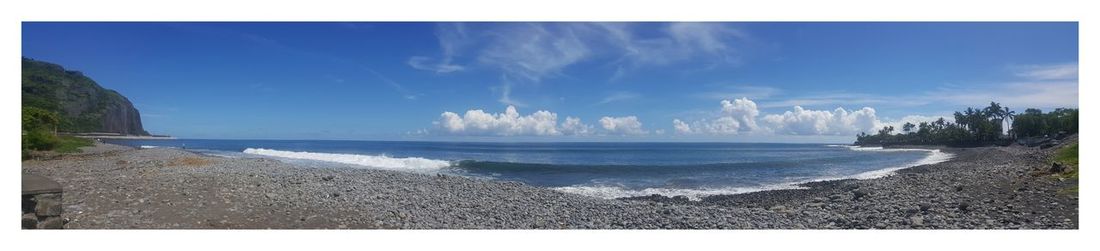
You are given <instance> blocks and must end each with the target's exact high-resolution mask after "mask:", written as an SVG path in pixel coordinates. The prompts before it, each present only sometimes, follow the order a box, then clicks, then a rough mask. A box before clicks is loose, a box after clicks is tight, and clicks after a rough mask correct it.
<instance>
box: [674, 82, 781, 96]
mask: <svg viewBox="0 0 1100 251" xmlns="http://www.w3.org/2000/svg"><path fill="white" fill-rule="evenodd" d="M706 86H716V87H717V88H714V89H712V90H709V91H705V92H699V93H696V94H694V95H693V96H694V97H697V98H701V99H707V100H723V99H733V98H742V97H747V98H752V99H767V98H771V97H773V96H776V95H779V94H782V93H783V91H782V90H780V89H779V88H775V87H770V86H758V85H743V84H724V83H722V84H708V85H706Z"/></svg>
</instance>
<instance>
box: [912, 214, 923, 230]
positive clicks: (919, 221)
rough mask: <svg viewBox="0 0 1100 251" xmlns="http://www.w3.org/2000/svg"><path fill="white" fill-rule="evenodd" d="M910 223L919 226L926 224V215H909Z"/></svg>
mask: <svg viewBox="0 0 1100 251" xmlns="http://www.w3.org/2000/svg"><path fill="white" fill-rule="evenodd" d="M909 224H911V225H913V226H917V227H920V226H924V217H921V216H920V215H914V216H912V217H909Z"/></svg>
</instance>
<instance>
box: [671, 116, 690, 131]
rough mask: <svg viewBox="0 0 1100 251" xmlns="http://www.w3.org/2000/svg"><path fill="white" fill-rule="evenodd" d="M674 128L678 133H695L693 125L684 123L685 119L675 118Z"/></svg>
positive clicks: (673, 121)
mask: <svg viewBox="0 0 1100 251" xmlns="http://www.w3.org/2000/svg"><path fill="white" fill-rule="evenodd" d="M672 128H673V129H676V133H679V134H691V133H694V131H692V130H691V126H690V125H688V124H687V123H684V121H682V120H680V119H673V120H672Z"/></svg>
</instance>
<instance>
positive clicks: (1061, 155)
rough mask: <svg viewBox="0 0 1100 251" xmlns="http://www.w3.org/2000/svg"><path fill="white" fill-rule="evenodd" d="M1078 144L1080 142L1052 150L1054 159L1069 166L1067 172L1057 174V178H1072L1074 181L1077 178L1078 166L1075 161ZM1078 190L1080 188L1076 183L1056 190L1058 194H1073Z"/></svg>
mask: <svg viewBox="0 0 1100 251" xmlns="http://www.w3.org/2000/svg"><path fill="white" fill-rule="evenodd" d="M1078 144H1080V143H1074V144H1073V145H1070V146H1067V147H1064V148H1062V149H1058V151H1057V152H1054V161H1056V162H1059V163H1062V164H1063V165H1066V166H1067V167H1069V168H1070V171H1069V172H1068V173H1065V174H1057V177H1058V178H1060V179H1062V178H1064V179H1072V180H1075V181H1076V180H1077V178H1078V173H1077V171H1078V169H1080V168H1078V161H1077V155H1078V150H1077V145H1078ZM1079 190H1080V185H1076V186H1073V187H1068V188H1065V189H1062V190H1060V191H1058V193H1059V194H1073V195H1076V194H1077V193H1078V191H1079Z"/></svg>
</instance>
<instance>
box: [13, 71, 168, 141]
mask: <svg viewBox="0 0 1100 251" xmlns="http://www.w3.org/2000/svg"><path fill="white" fill-rule="evenodd" d="M22 70H23V71H22V100H23V107H32V108H38V109H41V110H45V111H49V112H53V113H55V114H57V119H58V121H57V122H58V123H57V124H56V128H55V130H54V131H55V132H74V133H84V132H108V133H119V134H128V135H149V133H148V132H146V131H145V130H144V129H143V128H142V126H141V116H140V114H139V113H138V111H137V109H135V108H134V106H133V104H131V103H130V101H129V100H128V99H126V97H123V96H122V95H121V94H119V93H118V92H115V91H113V90H109V89H104V88H103V87H101V86H99V84H97V83H96V82H95V81H94V80H92V79H91V78H88V77H86V76H84V74H83V73H81V72H79V71H71V70H66V69H65V68H64V67H61V66H60V65H56V64H52V63H47V62H42V61H37V60H34V59H29V58H23V69H22Z"/></svg>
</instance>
